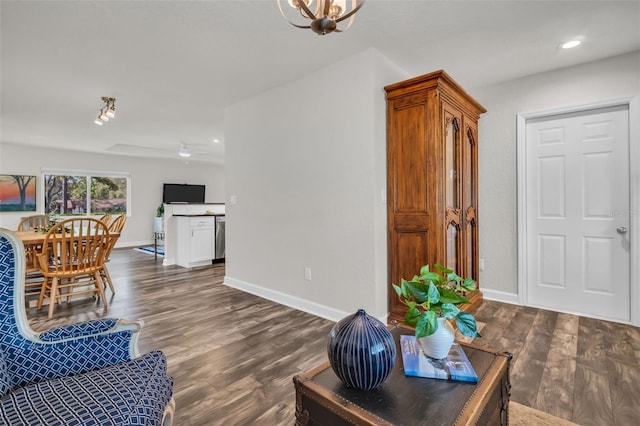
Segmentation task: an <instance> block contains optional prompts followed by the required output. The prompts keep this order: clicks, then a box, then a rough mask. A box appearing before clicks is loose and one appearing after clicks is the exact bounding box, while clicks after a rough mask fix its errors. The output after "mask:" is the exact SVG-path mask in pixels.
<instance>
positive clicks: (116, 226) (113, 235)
mask: <svg viewBox="0 0 640 426" xmlns="http://www.w3.org/2000/svg"><path fill="white" fill-rule="evenodd" d="M126 221H127V215H125V214H121V215H118V216H116V217H115V218H114V219H113V221H112V222H111V225H110V226H109V245H108V247H107V252H106V253H105V260H104V264H103V265H102V269H100V275H101V277H102V281H103V282H104V283H105V288H106V286H107V285H108V286H109V289H110V290H111V294H116V291H115V289H114V287H113V281H112V280H111V275H109V269H108V268H107V263H108V262H109V260H111V250H113V248H114V247H115V245H116V243H117V242H118V238H120V234H121V233H122V229H123V228H124V224H125V222H126Z"/></svg>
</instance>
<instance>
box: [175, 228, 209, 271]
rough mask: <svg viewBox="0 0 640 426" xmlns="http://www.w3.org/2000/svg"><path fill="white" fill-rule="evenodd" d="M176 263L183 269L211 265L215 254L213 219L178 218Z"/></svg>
mask: <svg viewBox="0 0 640 426" xmlns="http://www.w3.org/2000/svg"><path fill="white" fill-rule="evenodd" d="M175 219H176V238H177V253H176V263H177V264H178V265H180V266H184V267H185V268H191V267H194V266H204V265H211V261H212V260H213V258H214V257H215V253H216V247H215V244H216V227H215V218H214V217H204V216H191V217H189V216H178V217H175Z"/></svg>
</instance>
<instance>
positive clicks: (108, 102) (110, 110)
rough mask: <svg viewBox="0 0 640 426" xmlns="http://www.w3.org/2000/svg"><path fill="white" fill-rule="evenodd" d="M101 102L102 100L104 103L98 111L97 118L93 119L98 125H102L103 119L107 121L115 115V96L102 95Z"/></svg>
mask: <svg viewBox="0 0 640 426" xmlns="http://www.w3.org/2000/svg"><path fill="white" fill-rule="evenodd" d="M102 102H104V105H103V106H102V108H100V111H98V118H96V119H95V121H94V123H96V124H97V125H98V126H102V125H103V124H104V122H105V121H109V119H110V118H114V117H115V116H116V98H110V97H108V96H103V97H102Z"/></svg>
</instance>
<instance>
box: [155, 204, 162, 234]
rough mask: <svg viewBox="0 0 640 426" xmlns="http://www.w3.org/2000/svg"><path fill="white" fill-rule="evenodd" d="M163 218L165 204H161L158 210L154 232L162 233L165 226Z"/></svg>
mask: <svg viewBox="0 0 640 426" xmlns="http://www.w3.org/2000/svg"><path fill="white" fill-rule="evenodd" d="M163 218H164V204H160V205H159V206H158V208H157V209H156V219H155V222H154V225H153V232H155V233H162V232H163V229H164V226H163Z"/></svg>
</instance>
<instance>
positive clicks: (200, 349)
mask: <svg viewBox="0 0 640 426" xmlns="http://www.w3.org/2000/svg"><path fill="white" fill-rule="evenodd" d="M109 270H110V271H111V276H112V278H113V280H114V282H115V287H116V292H117V294H116V295H115V296H114V297H112V298H111V300H110V306H109V309H108V311H107V312H105V311H104V309H103V308H102V307H101V306H97V307H96V305H95V303H94V302H92V301H90V300H86V299H85V300H77V301H73V302H72V303H71V306H69V307H68V306H66V305H63V306H62V308H58V309H57V310H56V312H55V314H54V318H53V319H52V320H47V318H46V312H45V311H44V310H43V311H42V312H38V311H37V310H35V309H29V310H28V315H29V317H30V322H31V325H32V327H33V328H34V329H35V330H44V329H48V328H50V327H52V326H55V325H60V324H66V323H69V322H75V321H78V320H85V319H90V318H96V317H101V316H109V317H121V318H128V319H143V320H144V321H145V328H144V330H143V332H142V336H141V339H140V350H141V352H146V351H149V350H152V349H160V350H162V351H164V352H165V354H166V355H167V358H168V361H169V373H170V374H171V375H172V376H173V377H174V380H175V386H174V393H175V398H176V421H175V424H176V425H179V426H183V425H291V424H292V423H293V417H294V405H295V394H294V389H293V383H292V377H293V376H294V375H295V374H298V373H301V372H303V371H306V370H308V369H310V368H311V367H313V366H315V365H317V364H318V363H320V362H322V361H325V360H326V359H327V357H326V348H325V345H326V338H327V335H328V333H329V330H330V329H331V327H332V326H333V323H332V322H330V321H327V320H324V319H321V318H317V317H315V316H313V315H309V314H306V313H303V312H300V311H297V310H294V309H291V308H288V307H286V306H282V305H278V304H275V303H273V302H269V301H267V300H264V299H261V298H259V297H256V296H253V295H250V294H246V293H243V292H240V291H238V290H235V289H232V288H229V287H226V286H225V285H223V284H222V280H223V277H224V264H218V265H214V266H211V267H203V268H196V269H185V268H181V267H178V266H170V267H165V266H162V263H161V259H158V261H157V262H156V261H154V259H153V256H150V255H148V254H144V253H140V252H137V251H134V250H132V249H121V250H116V251H114V253H113V254H112V260H111V262H110V264H109ZM476 318H477V319H478V321H480V322H481V323H482V325H483V327H482V334H483V337H481V338H479V339H476V341H475V342H476V343H479V344H482V345H485V346H488V347H491V348H494V349H499V350H504V351H509V352H512V353H513V354H514V362H513V364H512V370H511V382H512V385H513V388H512V400H514V401H516V402H519V403H521V404H524V405H526V406H529V407H533V408H537V409H539V410H541V411H545V412H547V413H551V414H553V415H556V416H558V417H562V418H565V419H568V420H571V421H573V422H575V423H578V424H581V425H621V426H627V425H638V424H640V330H639V329H638V328H635V327H631V326H627V325H621V324H616V323H611V322H606V321H598V320H593V319H589V318H583V317H577V316H575V315H567V314H559V313H555V312H550V311H545V310H539V309H533V308H527V307H520V306H515V305H509V304H503V303H497V302H490V301H486V302H485V303H484V304H483V306H482V307H481V308H480V310H479V311H478V312H477V315H476Z"/></svg>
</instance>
